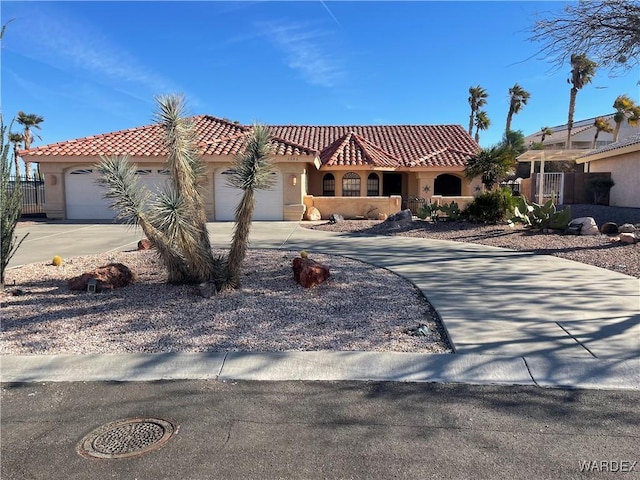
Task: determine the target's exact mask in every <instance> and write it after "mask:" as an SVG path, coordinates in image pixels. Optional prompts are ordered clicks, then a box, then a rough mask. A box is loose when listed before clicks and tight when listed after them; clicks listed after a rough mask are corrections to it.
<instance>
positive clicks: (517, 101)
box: [505, 83, 531, 132]
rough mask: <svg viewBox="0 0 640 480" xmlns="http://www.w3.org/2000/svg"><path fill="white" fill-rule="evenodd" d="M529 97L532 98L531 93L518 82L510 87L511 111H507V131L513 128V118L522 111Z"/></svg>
mask: <svg viewBox="0 0 640 480" xmlns="http://www.w3.org/2000/svg"><path fill="white" fill-rule="evenodd" d="M529 98H531V94H530V93H529V92H527V91H526V90H525V89H524V88H522V87H521V86H520V85H518V84H517V83H516V84H514V85H513V87H511V88H510V89H509V113H507V129H506V130H505V131H507V132H508V131H510V130H511V119H512V118H513V116H514V115H515V114H517V113H520V110H522V107H524V106H525V105H526V104H527V102H528V101H529Z"/></svg>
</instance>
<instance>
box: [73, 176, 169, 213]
mask: <svg viewBox="0 0 640 480" xmlns="http://www.w3.org/2000/svg"><path fill="white" fill-rule="evenodd" d="M136 173H137V174H138V177H137V178H138V182H139V183H140V184H141V185H143V186H144V187H145V188H147V189H148V190H149V191H151V192H153V193H157V192H158V191H159V190H160V189H163V188H164V185H165V184H166V181H167V179H168V178H169V177H168V175H167V174H166V171H163V170H158V169H140V170H138V171H137V172H136ZM99 177H100V176H99V174H98V172H97V171H96V170H95V169H93V168H85V169H75V170H72V171H70V172H68V173H67V174H66V175H65V202H66V209H67V214H66V217H67V218H68V219H70V220H111V219H113V218H115V216H116V211H115V210H113V209H111V208H110V207H109V205H110V203H111V201H110V200H107V199H105V198H103V196H104V193H105V191H104V188H103V187H101V186H100V185H98V184H97V183H96V182H97V180H98V179H99Z"/></svg>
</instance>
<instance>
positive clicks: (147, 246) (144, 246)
mask: <svg viewBox="0 0 640 480" xmlns="http://www.w3.org/2000/svg"><path fill="white" fill-rule="evenodd" d="M152 246H153V245H151V241H150V240H148V239H146V238H143V239H142V240H140V241H139V242H138V250H151V247H152Z"/></svg>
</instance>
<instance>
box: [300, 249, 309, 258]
mask: <svg viewBox="0 0 640 480" xmlns="http://www.w3.org/2000/svg"><path fill="white" fill-rule="evenodd" d="M308 257H309V254H308V253H307V251H306V250H302V251H301V252H300V258H308Z"/></svg>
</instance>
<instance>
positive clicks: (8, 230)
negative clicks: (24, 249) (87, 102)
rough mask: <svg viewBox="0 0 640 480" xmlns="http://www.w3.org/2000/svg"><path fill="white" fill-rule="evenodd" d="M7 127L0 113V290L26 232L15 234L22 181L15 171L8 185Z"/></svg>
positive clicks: (9, 163) (20, 201)
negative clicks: (12, 179)
mask: <svg viewBox="0 0 640 480" xmlns="http://www.w3.org/2000/svg"><path fill="white" fill-rule="evenodd" d="M6 131H7V127H5V125H4V121H3V119H2V115H0V136H1V137H2V144H1V146H0V290H2V289H4V278H5V271H6V268H7V265H9V260H11V257H13V255H14V254H15V253H16V251H17V250H18V248H19V247H20V244H22V242H23V241H24V239H25V238H27V235H28V234H26V235H25V236H24V237H22V239H21V240H18V237H17V236H16V235H15V229H16V225H17V224H18V220H20V215H21V214H22V183H21V180H20V175H19V173H18V172H16V176H15V177H14V182H13V185H12V186H11V187H10V185H11V183H10V181H11V180H10V176H11V160H10V158H9V151H10V149H11V142H10V140H9V139H8V138H7V136H6V135H5V134H6Z"/></svg>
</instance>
